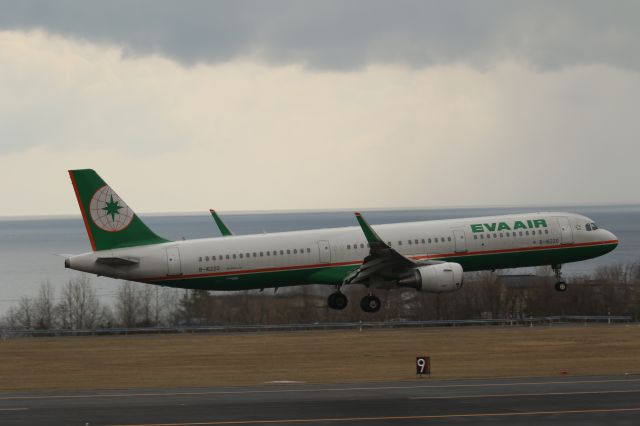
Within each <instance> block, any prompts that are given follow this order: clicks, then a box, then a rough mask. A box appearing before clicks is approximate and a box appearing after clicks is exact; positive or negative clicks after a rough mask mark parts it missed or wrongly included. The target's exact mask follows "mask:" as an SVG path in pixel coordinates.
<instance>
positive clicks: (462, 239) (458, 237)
mask: <svg viewBox="0 0 640 426" xmlns="http://www.w3.org/2000/svg"><path fill="white" fill-rule="evenodd" d="M453 240H454V241H455V243H456V253H465V252H466V251H467V238H466V236H465V235H464V230H462V229H456V230H455V231H453Z"/></svg>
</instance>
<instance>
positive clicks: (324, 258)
mask: <svg viewBox="0 0 640 426" xmlns="http://www.w3.org/2000/svg"><path fill="white" fill-rule="evenodd" d="M318 250H319V251H320V259H319V260H320V263H331V246H329V241H327V240H320V241H318Z"/></svg>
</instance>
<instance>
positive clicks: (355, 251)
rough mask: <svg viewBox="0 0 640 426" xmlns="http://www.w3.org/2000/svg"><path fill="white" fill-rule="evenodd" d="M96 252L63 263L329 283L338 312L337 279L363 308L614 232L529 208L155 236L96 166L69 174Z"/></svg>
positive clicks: (557, 255)
mask: <svg viewBox="0 0 640 426" xmlns="http://www.w3.org/2000/svg"><path fill="white" fill-rule="evenodd" d="M69 175H70V176H71V182H72V183H73V187H74V189H75V192H76V196H77V198H78V204H79V205H80V211H81V213H82V218H83V219H84V224H85V227H86V229H87V234H88V235H89V240H90V241H91V247H92V248H93V252H91V253H85V254H80V255H77V256H71V257H69V258H67V259H66V260H65V266H66V267H67V268H71V269H76V270H78V271H84V272H90V273H93V274H97V275H103V276H107V277H112V278H117V279H123V280H130V281H139V282H142V283H148V284H156V285H162V286H169V287H177V288H188V289H201V290H247V289H264V288H275V287H283V286H294V285H303V284H327V285H331V286H333V287H335V289H336V290H335V292H334V293H332V294H331V295H330V296H329V299H328V305H329V307H331V308H333V309H344V308H345V307H346V306H347V303H348V300H347V297H346V296H345V295H344V294H343V293H342V292H341V289H342V287H343V286H344V285H349V284H361V285H364V286H366V287H367V288H368V289H369V294H368V295H366V296H365V297H363V298H362V300H361V302H360V306H361V307H362V309H363V310H364V311H365V312H376V311H378V310H379V309H380V299H378V298H377V297H376V296H375V292H376V291H377V290H379V289H393V288H399V287H409V288H414V289H416V290H417V291H426V292H432V293H445V292H451V291H455V290H458V289H460V288H461V287H462V273H463V271H480V270H494V269H501V268H519V267H527V266H538V265H550V266H551V267H552V268H553V270H554V271H555V276H556V278H557V283H556V285H555V288H556V289H557V290H558V291H565V290H566V289H567V284H566V283H565V282H564V280H563V279H562V275H561V272H560V266H561V265H562V264H563V263H568V262H577V261H580V260H585V259H591V258H594V257H598V256H602V255H603V254H605V253H608V252H610V251H611V250H613V249H614V248H616V246H617V245H618V240H617V238H616V236H615V235H613V234H612V233H611V232H609V231H606V230H604V229H601V228H599V227H598V226H597V225H596V224H595V223H594V222H593V221H592V220H591V219H589V218H587V217H584V216H581V215H577V214H572V213H560V212H557V213H526V214H516V215H506V216H491V217H477V218H469V219H451V220H434V221H428V222H410V223H397V224H388V225H376V226H371V225H369V224H368V223H367V221H366V220H365V219H364V217H363V216H362V215H361V214H360V213H356V214H355V218H356V220H357V224H358V226H351V227H346V228H331V229H317V230H312V231H293V232H278V233H273V234H259V235H233V234H232V233H231V231H230V230H229V229H228V228H226V226H225V225H224V224H223V222H222V221H221V220H219V217H217V215H216V214H214V219H216V218H217V220H216V223H218V225H220V224H222V227H223V228H224V230H225V232H223V235H224V237H221V238H203V239H197V240H187V241H169V240H166V239H164V238H162V237H159V236H158V235H156V234H155V233H154V232H153V231H151V230H150V229H149V228H148V227H147V225H145V224H144V223H143V222H142V220H140V218H139V217H138V216H137V215H136V214H135V213H134V212H133V210H131V208H130V207H129V206H128V205H127V204H126V203H125V202H124V201H123V200H122V198H120V197H119V196H118V195H117V194H116V193H115V192H114V191H113V189H111V187H109V185H107V184H106V183H105V182H104V181H103V180H102V179H101V178H100V176H98V174H97V173H96V172H95V171H93V170H70V171H69Z"/></svg>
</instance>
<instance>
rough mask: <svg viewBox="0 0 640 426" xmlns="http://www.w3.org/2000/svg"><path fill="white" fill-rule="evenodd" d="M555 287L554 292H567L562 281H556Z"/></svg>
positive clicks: (565, 284) (565, 285)
mask: <svg viewBox="0 0 640 426" xmlns="http://www.w3.org/2000/svg"><path fill="white" fill-rule="evenodd" d="M555 287H556V291H567V283H565V282H564V281H558V282H557V283H556V286H555Z"/></svg>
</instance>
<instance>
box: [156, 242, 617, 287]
mask: <svg viewBox="0 0 640 426" xmlns="http://www.w3.org/2000/svg"><path fill="white" fill-rule="evenodd" d="M614 248H616V244H600V245H592V246H577V247H576V246H573V247H566V248H565V247H559V248H553V249H544V250H528V251H519V252H510V253H489V254H483V253H477V254H466V255H464V254H462V255H459V256H446V257H442V258H433V259H430V260H443V261H447V262H456V263H459V264H460V265H462V269H463V270H464V271H466V272H472V271H481V270H491V269H506V268H521V267H527V266H539V265H551V264H561V263H569V262H577V261H580V260H586V259H592V258H594V257H598V256H602V255H603V254H606V253H608V252H610V251H611V250H613V249H614ZM356 268H358V265H347V266H344V265H340V266H330V265H329V266H323V267H317V268H309V269H297V270H280V271H273V272H256V273H244V274H242V273H240V274H237V275H225V276H214V277H211V276H209V277H193V278H182V279H180V278H178V279H170V280H169V279H167V280H158V281H153V284H159V285H164V286H170V287H179V288H189V289H198V290H250V289H259V288H271V287H287V286H295V285H302V284H341V283H342V281H343V279H344V277H346V276H347V275H348V274H349V272H351V271H353V270H354V269H356Z"/></svg>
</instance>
